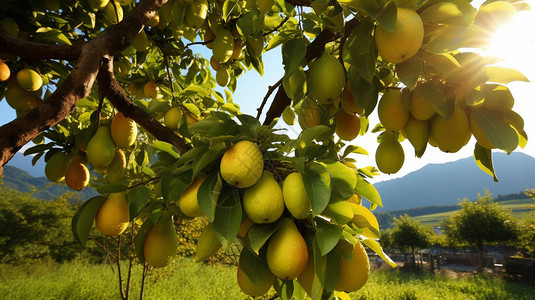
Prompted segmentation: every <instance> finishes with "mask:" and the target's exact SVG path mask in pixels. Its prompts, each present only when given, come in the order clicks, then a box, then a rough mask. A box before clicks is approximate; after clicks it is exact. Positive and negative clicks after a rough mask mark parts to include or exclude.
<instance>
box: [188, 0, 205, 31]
mask: <svg viewBox="0 0 535 300" xmlns="http://www.w3.org/2000/svg"><path fill="white" fill-rule="evenodd" d="M207 13H208V1H207V0H193V2H192V3H191V4H190V5H189V6H188V7H187V8H186V20H185V21H186V25H187V26H188V27H191V28H195V29H197V28H200V27H201V26H202V24H203V23H204V20H206V14H207Z"/></svg>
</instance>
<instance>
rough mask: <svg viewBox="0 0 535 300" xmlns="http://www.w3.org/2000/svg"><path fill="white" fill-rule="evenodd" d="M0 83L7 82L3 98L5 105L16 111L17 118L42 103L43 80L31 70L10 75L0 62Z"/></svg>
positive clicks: (23, 70)
mask: <svg viewBox="0 0 535 300" xmlns="http://www.w3.org/2000/svg"><path fill="white" fill-rule="evenodd" d="M45 77H46V76H45ZM47 78H48V77H47ZM0 81H7V90H6V92H5V95H4V96H5V98H6V101H7V104H9V106H11V107H12V108H14V109H15V110H16V111H17V115H18V116H20V115H23V114H25V113H26V112H28V111H29V110H31V109H33V108H36V107H37V106H39V105H40V104H41V103H42V102H43V100H42V99H41V95H42V91H41V87H42V86H43V78H42V77H41V75H40V74H39V73H37V72H36V71H35V70H33V69H31V68H24V69H21V70H19V71H18V72H16V73H11V70H10V69H9V66H8V65H7V64H6V63H5V62H4V61H2V60H0Z"/></svg>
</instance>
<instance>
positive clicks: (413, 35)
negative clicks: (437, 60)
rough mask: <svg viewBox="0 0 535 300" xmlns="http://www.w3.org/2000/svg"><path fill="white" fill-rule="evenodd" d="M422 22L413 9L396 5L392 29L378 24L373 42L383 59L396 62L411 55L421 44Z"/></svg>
mask: <svg viewBox="0 0 535 300" xmlns="http://www.w3.org/2000/svg"><path fill="white" fill-rule="evenodd" d="M423 38H424V24H423V22H422V19H421V18H420V16H419V15H418V13H417V12H415V11H414V10H413V9H410V8H405V7H398V10H397V19H396V25H395V27H394V31H392V32H391V31H387V30H386V29H384V28H383V27H382V26H380V25H378V26H377V27H376V29H375V44H376V45H377V49H378V50H379V55H381V57H382V58H383V60H385V61H387V62H390V63H393V64H397V63H402V62H404V61H406V60H408V59H409V58H411V57H413V56H414V55H415V54H416V53H417V52H418V50H419V49H420V47H421V46H422V42H423Z"/></svg>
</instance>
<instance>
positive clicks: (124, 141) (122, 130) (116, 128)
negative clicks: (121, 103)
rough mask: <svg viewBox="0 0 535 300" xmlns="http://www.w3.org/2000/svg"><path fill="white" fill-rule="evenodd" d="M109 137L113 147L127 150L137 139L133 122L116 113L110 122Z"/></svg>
mask: <svg viewBox="0 0 535 300" xmlns="http://www.w3.org/2000/svg"><path fill="white" fill-rule="evenodd" d="M110 131H111V137H112V139H113V142H114V144H115V146H117V147H121V148H127V147H130V146H132V145H133V144H134V142H135V141H136V137H137V126H136V122H134V120H132V119H130V118H127V117H125V116H124V115H123V113H122V112H118V113H117V114H115V116H113V119H112V120H111V130H110Z"/></svg>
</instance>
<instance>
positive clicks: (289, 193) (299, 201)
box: [282, 172, 310, 219]
mask: <svg viewBox="0 0 535 300" xmlns="http://www.w3.org/2000/svg"><path fill="white" fill-rule="evenodd" d="M282 195H283V198H284V204H285V206H286V208H287V209H288V211H289V212H290V214H292V216H294V218H296V219H306V218H307V217H308V214H309V212H310V202H309V200H308V196H307V192H306V190H305V185H304V183H303V177H302V176H301V174H300V173H299V172H294V173H291V174H290V175H288V176H286V179H285V180H284V184H283V186H282Z"/></svg>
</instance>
